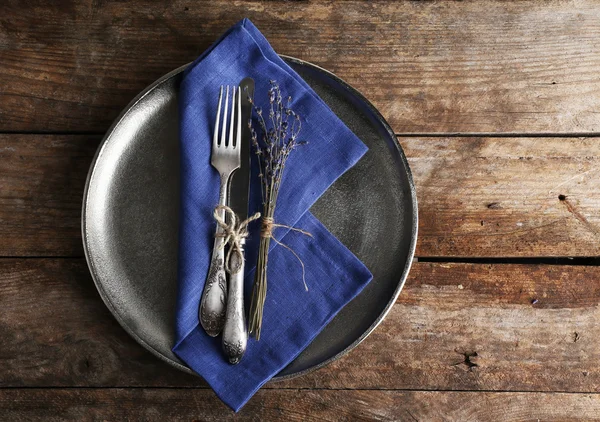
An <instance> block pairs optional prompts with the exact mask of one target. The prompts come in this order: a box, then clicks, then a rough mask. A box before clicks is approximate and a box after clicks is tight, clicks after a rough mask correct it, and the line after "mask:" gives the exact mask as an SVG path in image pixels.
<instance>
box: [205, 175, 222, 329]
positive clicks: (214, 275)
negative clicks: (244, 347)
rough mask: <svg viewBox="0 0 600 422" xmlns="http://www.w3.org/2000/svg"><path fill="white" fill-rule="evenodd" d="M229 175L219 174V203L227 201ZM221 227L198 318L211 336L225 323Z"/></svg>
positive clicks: (218, 230) (216, 239) (216, 234)
mask: <svg viewBox="0 0 600 422" xmlns="http://www.w3.org/2000/svg"><path fill="white" fill-rule="evenodd" d="M228 179H229V176H228V175H226V174H221V188H220V192H219V205H225V204H226V203H227V181H228ZM224 214H225V213H224V212H223V211H221V218H224ZM221 233H222V229H221V228H220V227H219V226H218V225H217V230H216V232H215V243H214V246H213V251H212V257H211V260H210V269H209V270H208V276H207V278H206V283H205V284H204V290H203V292H202V300H201V301H200V309H199V312H198V313H199V315H198V316H199V319H200V324H201V325H202V328H204V331H206V333H207V334H208V335H209V336H211V337H216V336H218V335H219V333H220V332H221V331H222V330H223V326H224V325H225V311H226V307H227V279H226V278H225V248H224V247H223V242H224V239H223V237H222V236H221Z"/></svg>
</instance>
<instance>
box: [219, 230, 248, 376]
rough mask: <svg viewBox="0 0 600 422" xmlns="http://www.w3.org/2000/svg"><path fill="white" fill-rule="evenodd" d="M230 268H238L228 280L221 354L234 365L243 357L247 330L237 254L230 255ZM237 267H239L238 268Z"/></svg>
mask: <svg viewBox="0 0 600 422" xmlns="http://www.w3.org/2000/svg"><path fill="white" fill-rule="evenodd" d="M244 243H245V242H244V240H243V239H242V240H240V248H241V251H242V254H243V253H244V250H243V247H244ZM230 260H231V261H230V263H229V266H230V268H239V271H238V272H237V273H235V274H231V276H230V278H229V297H228V298H227V316H226V318H225V328H223V340H222V346H223V352H225V355H226V356H227V358H228V359H229V363H231V364H233V365H235V364H237V363H239V361H240V360H241V359H242V357H243V356H244V353H245V352H246V344H247V343H248V330H247V328H246V315H245V311H244V259H242V262H239V256H238V254H235V253H234V254H232V255H231V258H230ZM238 266H239V267H238Z"/></svg>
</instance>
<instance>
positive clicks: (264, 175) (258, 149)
mask: <svg viewBox="0 0 600 422" xmlns="http://www.w3.org/2000/svg"><path fill="white" fill-rule="evenodd" d="M270 85H271V86H270V88H269V90H268V93H267V94H268V100H269V108H268V110H269V111H268V119H265V116H263V111H262V109H261V108H260V107H258V106H257V105H256V104H255V103H254V101H253V100H252V99H251V98H249V101H250V103H251V104H252V106H253V110H254V112H255V113H256V116H257V121H258V126H259V128H260V131H261V132H262V133H261V136H260V137H259V136H258V135H257V133H256V130H255V129H254V128H253V127H252V124H251V123H252V122H251V121H249V122H248V124H249V126H250V130H251V134H252V145H253V147H254V150H255V153H256V155H257V159H258V162H259V177H260V183H261V194H262V204H263V233H262V234H261V240H260V249H259V254H258V262H257V269H256V273H255V277H254V285H253V289H252V298H251V304H250V318H249V332H250V334H252V335H254V336H255V337H256V338H257V339H260V332H261V328H262V316H263V307H264V303H265V299H266V293H267V266H268V259H269V245H270V241H271V230H272V225H273V216H274V214H275V207H276V204H277V198H278V196H279V189H280V187H281V182H282V180H283V173H284V170H285V165H286V162H287V160H288V158H289V156H290V154H291V152H292V151H293V150H294V149H295V148H296V147H297V146H299V145H303V144H305V143H306V142H299V141H298V134H299V132H300V129H301V127H302V124H301V122H300V116H299V115H297V114H296V113H295V112H294V111H293V110H292V109H291V103H292V98H291V97H288V98H287V104H285V103H284V101H283V99H282V94H281V89H280V88H279V85H278V84H277V82H275V81H270ZM267 120H268V122H269V123H270V127H268V126H267ZM290 120H291V122H290ZM284 246H285V245H284ZM292 253H294V255H296V253H295V252H293V251H292ZM296 256H297V255H296ZM302 265H303V270H304V264H302ZM305 285H306V283H305Z"/></svg>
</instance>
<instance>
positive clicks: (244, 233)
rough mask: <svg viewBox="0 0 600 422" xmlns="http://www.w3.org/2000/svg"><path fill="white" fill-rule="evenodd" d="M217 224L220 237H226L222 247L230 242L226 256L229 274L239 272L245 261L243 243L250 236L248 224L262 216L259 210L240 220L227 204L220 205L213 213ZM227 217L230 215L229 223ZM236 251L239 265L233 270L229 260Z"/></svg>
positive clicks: (226, 266) (226, 269)
mask: <svg viewBox="0 0 600 422" xmlns="http://www.w3.org/2000/svg"><path fill="white" fill-rule="evenodd" d="M221 211H223V213H224V216H225V218H224V219H223V218H221V215H220V214H221ZM213 215H214V217H215V220H217V224H218V225H219V227H220V228H221V231H220V232H219V233H217V236H218V237H222V238H224V241H223V244H222V245H221V247H222V248H224V247H225V245H227V244H230V247H229V250H228V251H227V256H226V257H225V271H227V272H228V273H229V274H237V273H238V272H239V271H240V269H241V268H242V262H243V261H244V249H243V244H244V241H245V239H246V238H247V237H248V224H250V223H251V222H253V221H254V220H258V219H259V218H260V213H259V212H257V213H256V214H254V215H253V216H251V217H248V218H247V219H245V220H242V221H240V220H239V218H238V216H237V215H236V214H235V212H234V211H233V210H232V209H231V208H229V207H228V206H227V205H218V206H217V207H216V208H215V211H214V213H213ZM227 217H229V224H228V223H227V221H226V220H227V219H228V218H227ZM232 253H234V254H236V256H237V257H238V260H237V266H236V267H235V268H234V269H233V270H232V268H231V266H230V264H229V262H230V259H231V254H232Z"/></svg>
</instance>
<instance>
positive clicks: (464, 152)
mask: <svg viewBox="0 0 600 422" xmlns="http://www.w3.org/2000/svg"><path fill="white" fill-rule="evenodd" d="M399 139H400V143H401V145H402V147H403V148H404V150H405V152H406V155H407V157H408V160H409V163H410V166H411V169H412V172H413V176H414V180H415V184H416V186H417V198H418V201H419V220H420V221H419V240H418V244H417V256H419V257H570V256H580V257H581V256H583V257H585V256H588V257H589V256H598V255H600V214H599V213H598V209H600V185H599V184H598V183H597V180H598V177H599V176H600V140H599V139H596V138H478V137H462V138H461V137H449V138H443V137H442V138H424V137H401V138H399ZM98 143H99V137H98V136H91V135H89V136H83V135H0V221H2V224H0V237H1V238H2V242H0V256H82V254H83V252H82V247H81V233H80V216H81V201H82V196H83V188H84V185H85V179H86V176H87V171H88V167H89V165H90V163H91V161H92V157H93V154H94V152H95V149H96V147H97V145H98Z"/></svg>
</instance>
